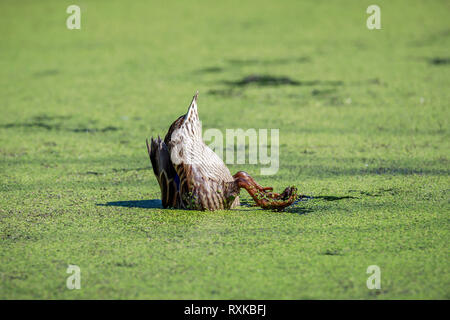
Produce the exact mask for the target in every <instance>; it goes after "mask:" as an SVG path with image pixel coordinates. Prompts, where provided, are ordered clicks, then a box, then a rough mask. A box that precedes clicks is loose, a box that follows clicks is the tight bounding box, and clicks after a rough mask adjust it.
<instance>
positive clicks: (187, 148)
mask: <svg viewBox="0 0 450 320" xmlns="http://www.w3.org/2000/svg"><path fill="white" fill-rule="evenodd" d="M197 97H198V92H197V94H196V95H195V96H194V98H193V99H192V102H191V104H190V106H189V109H188V112H187V113H186V114H185V115H182V116H181V117H179V118H178V119H177V120H175V121H174V122H173V123H172V125H171V126H170V128H169V131H168V132H167V134H166V136H165V138H164V141H163V140H161V138H160V137H159V136H158V138H157V139H153V137H152V139H151V144H150V145H149V143H148V140H146V142H147V151H148V154H149V156H150V161H151V163H152V166H153V172H154V173H155V175H156V179H157V180H158V183H159V186H160V188H161V198H162V199H161V200H162V205H163V207H164V208H168V207H172V208H179V209H194V210H218V209H230V208H234V207H236V206H238V205H239V190H240V188H244V189H245V190H247V192H248V193H249V194H250V196H251V197H252V198H253V200H254V201H255V203H256V204H257V205H258V206H260V207H261V208H263V209H275V210H282V209H283V208H285V207H286V206H289V205H290V204H292V203H293V202H294V201H295V199H296V197H297V189H296V188H295V187H288V188H286V189H285V190H284V192H283V193H281V194H279V193H274V192H272V190H273V189H272V188H270V187H267V188H263V187H261V186H260V185H259V184H258V183H256V181H255V180H253V178H252V177H250V175H248V174H247V173H246V172H243V171H239V172H238V173H236V174H235V175H234V176H232V175H231V173H230V170H228V168H227V167H226V165H225V164H224V163H223V161H222V159H220V158H219V156H218V155H217V154H215V153H214V151H212V150H211V149H210V148H209V147H208V146H207V145H206V144H205V143H204V142H203V139H202V130H201V126H200V120H199V118H198V111H197Z"/></svg>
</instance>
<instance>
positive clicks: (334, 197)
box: [314, 196, 358, 201]
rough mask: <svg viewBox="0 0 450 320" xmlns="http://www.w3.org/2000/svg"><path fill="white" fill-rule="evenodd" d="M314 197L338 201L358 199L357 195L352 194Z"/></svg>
mask: <svg viewBox="0 0 450 320" xmlns="http://www.w3.org/2000/svg"><path fill="white" fill-rule="evenodd" d="M314 199H323V200H325V201H337V200H344V199H358V198H357V197H352V196H344V197H336V196H316V197H314Z"/></svg>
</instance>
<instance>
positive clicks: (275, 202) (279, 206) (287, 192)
mask: <svg viewBox="0 0 450 320" xmlns="http://www.w3.org/2000/svg"><path fill="white" fill-rule="evenodd" d="M259 197H260V198H261V200H260V201H259V203H258V201H257V204H258V205H259V206H260V207H261V208H263V209H265V210H277V211H282V210H284V208H286V207H288V206H290V205H291V204H293V203H294V201H295V200H296V199H297V188H296V187H294V186H292V187H287V188H286V189H284V191H283V192H282V193H281V194H278V193H273V192H263V193H261V192H260V195H259Z"/></svg>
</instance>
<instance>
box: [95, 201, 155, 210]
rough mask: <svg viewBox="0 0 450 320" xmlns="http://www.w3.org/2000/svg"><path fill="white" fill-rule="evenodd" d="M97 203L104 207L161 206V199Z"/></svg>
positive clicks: (148, 207) (152, 207)
mask: <svg viewBox="0 0 450 320" xmlns="http://www.w3.org/2000/svg"><path fill="white" fill-rule="evenodd" d="M97 205H98V206H105V207H126V208H144V209H162V208H163V207H162V203H161V200H159V199H151V200H126V201H112V202H107V203H97Z"/></svg>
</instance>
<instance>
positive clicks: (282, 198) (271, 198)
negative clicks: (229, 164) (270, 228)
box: [233, 171, 297, 211]
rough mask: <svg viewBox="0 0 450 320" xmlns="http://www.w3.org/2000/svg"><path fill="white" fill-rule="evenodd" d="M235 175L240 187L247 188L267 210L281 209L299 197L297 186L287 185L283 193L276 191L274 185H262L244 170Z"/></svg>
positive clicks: (257, 203)
mask: <svg viewBox="0 0 450 320" xmlns="http://www.w3.org/2000/svg"><path fill="white" fill-rule="evenodd" d="M233 177H234V179H235V183H236V184H237V185H238V187H239V188H244V189H245V190H247V192H248V193H249V194H250V196H251V197H252V198H253V200H254V201H255V203H256V205H257V206H259V207H261V208H263V209H265V210H277V211H281V210H283V209H284V208H286V207H287V206H290V205H291V204H293V203H294V201H295V200H296V199H297V188H296V187H287V188H286V189H284V191H283V192H282V193H275V192H272V191H273V188H272V187H262V186H260V185H259V184H258V183H257V182H256V181H255V180H254V179H253V178H252V177H251V176H250V175H249V174H248V173H246V172H244V171H239V172H238V173H236V174H235V175H234V176H233Z"/></svg>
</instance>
